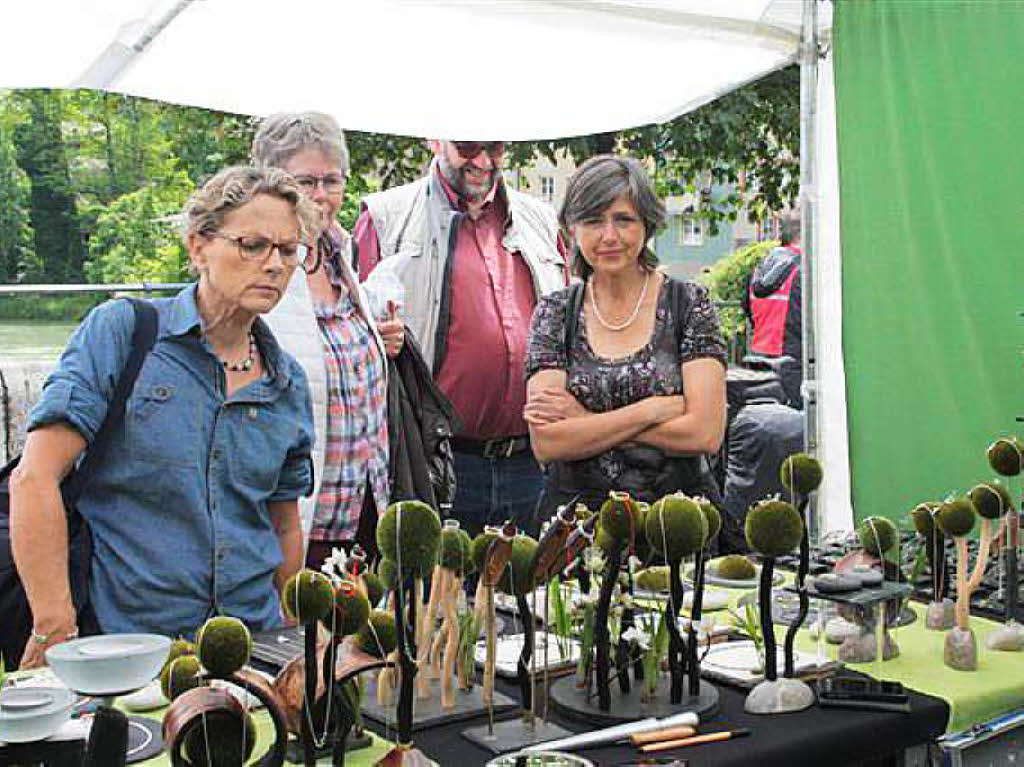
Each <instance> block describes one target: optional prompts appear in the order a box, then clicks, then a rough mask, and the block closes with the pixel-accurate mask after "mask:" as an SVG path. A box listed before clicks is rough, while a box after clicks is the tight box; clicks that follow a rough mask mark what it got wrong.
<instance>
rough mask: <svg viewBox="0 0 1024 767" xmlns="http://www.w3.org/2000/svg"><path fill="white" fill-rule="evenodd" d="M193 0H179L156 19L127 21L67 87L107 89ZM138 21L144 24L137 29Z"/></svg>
mask: <svg viewBox="0 0 1024 767" xmlns="http://www.w3.org/2000/svg"><path fill="white" fill-rule="evenodd" d="M193 2H195V0H176V2H175V3H174V5H173V6H171V7H170V8H169V9H168V10H167V12H166V13H164V14H163V15H161V16H159V17H158V18H157V19H155V20H153V21H150V20H149V19H142V20H134V21H129V22H128V23H126V24H124V25H123V26H122V27H121V28H120V29H119V30H118V32H117V36H116V37H115V38H114V40H113V41H112V42H111V43H110V45H108V46H107V47H106V48H105V49H104V51H103V53H101V54H100V55H99V56H98V57H97V58H96V60H95V61H93V62H92V64H90V65H89V66H88V67H87V68H86V69H85V71H84V72H82V74H80V75H79V76H78V77H77V78H75V80H74V82H72V83H71V85H70V86H68V87H70V88H90V89H94V90H106V89H108V88H110V87H111V86H113V85H114V84H115V83H116V82H117V80H118V78H120V77H121V75H122V74H123V73H124V71H125V70H126V69H128V67H129V66H130V65H131V63H132V62H133V61H135V59H136V58H137V57H138V56H139V54H141V53H142V52H143V51H144V50H146V48H148V47H149V44H150V43H152V42H153V40H155V39H156V37H157V35H159V34H160V33H161V32H163V31H164V29H166V28H167V25H168V24H170V23H171V22H172V21H174V19H176V18H177V17H178V16H179V15H180V14H181V12H182V11H184V10H185V9H186V8H188V6H190V5H191V4H192V3H193ZM139 21H141V28H139V29H136V28H135V25H136V24H138V23H139Z"/></svg>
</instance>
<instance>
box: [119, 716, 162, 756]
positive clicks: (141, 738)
mask: <svg viewBox="0 0 1024 767" xmlns="http://www.w3.org/2000/svg"><path fill="white" fill-rule="evenodd" d="M163 750H164V736H163V731H162V728H161V726H160V722H158V721H156V720H154V719H147V718H146V717H144V716H131V715H129V716H128V754H127V761H128V764H135V763H137V762H144V761H146V760H147V759H152V758H153V757H154V756H156V755H157V754H159V753H160V752H161V751H163Z"/></svg>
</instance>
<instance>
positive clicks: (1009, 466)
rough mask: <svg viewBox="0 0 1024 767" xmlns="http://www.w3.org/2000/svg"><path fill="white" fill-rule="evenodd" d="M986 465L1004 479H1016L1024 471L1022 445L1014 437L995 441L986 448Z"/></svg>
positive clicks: (1023, 448) (1023, 450) (1023, 445)
mask: <svg viewBox="0 0 1024 767" xmlns="http://www.w3.org/2000/svg"><path fill="white" fill-rule="evenodd" d="M988 463H989V465H990V466H991V467H992V468H993V470H995V471H997V472H998V473H1000V474H1002V475H1003V476H1004V477H1016V476H1017V475H1018V474H1020V473H1021V471H1024V444H1021V441H1020V440H1019V439H1017V438H1016V437H1004V438H1002V439H997V440H996V441H995V442H993V443H992V444H991V445H989V446H988Z"/></svg>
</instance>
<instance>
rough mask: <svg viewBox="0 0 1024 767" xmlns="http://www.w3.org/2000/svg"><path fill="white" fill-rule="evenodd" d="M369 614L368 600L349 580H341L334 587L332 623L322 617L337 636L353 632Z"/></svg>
mask: <svg viewBox="0 0 1024 767" xmlns="http://www.w3.org/2000/svg"><path fill="white" fill-rule="evenodd" d="M369 616H370V600H369V599H367V598H366V596H365V595H364V594H363V592H361V591H360V590H359V589H357V588H356V585H355V584H354V583H352V582H351V581H342V582H341V583H339V584H338V586H337V588H336V589H334V625H333V627H332V625H331V624H330V623H329V622H328V621H330V620H331V618H330V617H327V618H325V619H324V624H325V625H326V626H327V628H329V629H331V628H333V631H334V633H335V634H337V635H338V636H348V635H349V634H355V633H356V632H357V631H359V629H361V628H362V627H363V624H365V623H366V621H367V619H368V618H369Z"/></svg>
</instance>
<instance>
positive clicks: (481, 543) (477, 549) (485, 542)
mask: <svg viewBox="0 0 1024 767" xmlns="http://www.w3.org/2000/svg"><path fill="white" fill-rule="evenodd" d="M497 538H498V534H497V533H496V532H493V531H491V530H484V531H483V532H482V533H480V534H479V535H477V536H476V538H474V539H473V542H472V543H471V544H470V549H469V555H470V557H471V558H472V559H473V567H474V568H475V569H476V570H479V571H482V570H483V569H484V558H485V557H486V556H487V550H488V549H489V548H491V544H492V543H493V542H494V541H495V540H497Z"/></svg>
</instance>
